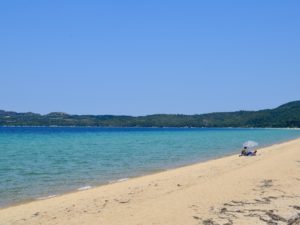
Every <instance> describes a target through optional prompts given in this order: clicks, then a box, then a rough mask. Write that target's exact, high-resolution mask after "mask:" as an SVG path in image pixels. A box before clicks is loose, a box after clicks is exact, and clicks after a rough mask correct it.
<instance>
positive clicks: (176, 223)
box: [0, 138, 300, 225]
mask: <svg viewBox="0 0 300 225" xmlns="http://www.w3.org/2000/svg"><path fill="white" fill-rule="evenodd" d="M299 147H300V138H298V139H293V140H289V141H287V142H283V143H280V144H278V143H277V144H274V145H272V146H268V147H265V148H262V149H260V150H259V153H258V155H257V156H255V157H238V156H237V155H231V156H226V157H221V158H218V159H212V160H209V161H206V162H202V163H196V164H193V165H186V166H183V167H180V168H176V169H170V170H166V171H161V172H157V173H154V174H149V175H145V176H141V177H136V178H132V179H129V180H125V181H122V182H117V183H112V184H107V185H102V186H97V187H95V188H91V189H88V190H83V191H76V192H71V193H68V194H64V195H60V196H56V197H53V198H49V199H43V200H36V201H32V202H29V203H23V204H19V205H15V206H9V207H5V208H1V209H0V221H3V224H16V225H18V224H32V225H35V224H46V225H47V224H49V225H50V224H51V225H52V224H72V225H73V224H78V225H79V224H89V225H94V224H95V225H96V224H112V225H116V224H120V225H121V224H122V225H124V224H128V225H132V224H151V223H153V224H169V225H180V224H191V225H193V224H209V221H210V224H220V225H221V224H225V223H226V221H227V222H229V224H230V221H232V224H266V222H264V221H263V220H266V221H269V222H270V223H271V222H272V221H273V222H276V221H275V219H276V218H277V219H278V218H280V221H289V220H292V219H295V220H297V219H299V220H300V218H298V217H297V215H298V214H297V213H298V212H299V210H300V205H299V201H300V176H299V170H300V155H299V154H298V149H299ZM220 188H221V189H220ZM298 207H299V210H298ZM251 212H255V213H252V214H251ZM272 218H273V219H272ZM274 218H275V219H274ZM233 221H234V223H233ZM279 224H280V223H279Z"/></svg>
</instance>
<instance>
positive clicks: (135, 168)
mask: <svg viewBox="0 0 300 225" xmlns="http://www.w3.org/2000/svg"><path fill="white" fill-rule="evenodd" d="M299 137H300V130H299V129H288V128H99V127H0V152H1V157H0V180H1V183H0V207H5V206H9V205H12V204H17V203H20V202H24V201H32V200H35V199H42V198H47V197H53V196H56V195H59V194H63V193H67V192H71V191H76V190H78V191H80V190H86V189H89V188H91V187H95V186H99V185H102V184H107V183H111V182H120V181H124V180H126V179H130V178H132V177H137V176H141V175H146V174H150V173H154V172H157V171H162V170H167V169H172V168H176V167H180V166H185V165H189V164H193V163H197V162H203V161H207V160H210V159H214V158H220V157H223V156H226V155H232V154H237V155H238V154H239V153H240V150H241V148H242V144H243V143H244V142H246V141H248V140H252V141H255V142H257V143H258V144H259V145H258V147H259V148H261V147H265V146H269V145H273V144H276V143H280V142H284V141H288V140H292V139H295V138H299ZM258 157H259V156H258Z"/></svg>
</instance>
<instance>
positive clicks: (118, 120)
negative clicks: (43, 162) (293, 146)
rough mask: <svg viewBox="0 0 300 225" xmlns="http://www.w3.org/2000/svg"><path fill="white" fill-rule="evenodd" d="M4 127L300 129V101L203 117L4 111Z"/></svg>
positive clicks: (0, 123)
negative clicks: (271, 107) (273, 107)
mask: <svg viewBox="0 0 300 225" xmlns="http://www.w3.org/2000/svg"><path fill="white" fill-rule="evenodd" d="M0 126H97V127H300V101H294V102H289V103H287V104H284V105H281V106H279V107H277V108H275V109H266V110H259V111H237V112H219V113H208V114H199V115H180V114H155V115H149V116H137V117H133V116H112V115H69V114H66V113H60V112H53V113H49V114H47V115H41V114H37V113H31V112H29V113H16V112H8V111H3V110H0Z"/></svg>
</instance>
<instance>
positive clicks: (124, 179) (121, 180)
mask: <svg viewBox="0 0 300 225" xmlns="http://www.w3.org/2000/svg"><path fill="white" fill-rule="evenodd" d="M128 179H129V178H127V177H126V178H122V179H119V180H117V182H123V181H126V180H128Z"/></svg>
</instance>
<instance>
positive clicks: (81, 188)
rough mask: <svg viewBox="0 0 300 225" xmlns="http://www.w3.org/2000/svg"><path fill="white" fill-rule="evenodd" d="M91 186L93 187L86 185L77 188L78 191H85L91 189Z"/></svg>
mask: <svg viewBox="0 0 300 225" xmlns="http://www.w3.org/2000/svg"><path fill="white" fill-rule="evenodd" d="M91 188H92V187H91V186H84V187H80V188H78V189H77V190H78V191H84V190H88V189H91Z"/></svg>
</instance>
